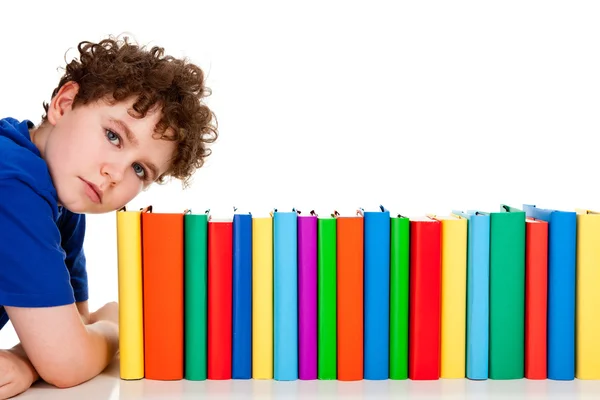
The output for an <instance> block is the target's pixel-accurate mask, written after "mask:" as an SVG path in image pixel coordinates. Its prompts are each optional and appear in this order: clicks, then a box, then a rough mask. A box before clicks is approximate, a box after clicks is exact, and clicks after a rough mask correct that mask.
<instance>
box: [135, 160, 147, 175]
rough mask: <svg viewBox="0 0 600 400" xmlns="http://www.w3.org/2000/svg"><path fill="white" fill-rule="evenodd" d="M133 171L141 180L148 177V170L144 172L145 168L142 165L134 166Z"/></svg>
mask: <svg viewBox="0 0 600 400" xmlns="http://www.w3.org/2000/svg"><path fill="white" fill-rule="evenodd" d="M133 170H134V171H135V173H136V174H137V175H138V176H139V177H140V178H145V177H146V170H144V167H142V166H141V165H140V164H137V163H136V164H133Z"/></svg>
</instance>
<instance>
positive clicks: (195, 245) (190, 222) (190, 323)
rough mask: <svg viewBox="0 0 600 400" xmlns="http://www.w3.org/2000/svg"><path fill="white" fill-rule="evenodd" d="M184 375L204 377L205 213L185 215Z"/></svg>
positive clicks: (197, 378)
mask: <svg viewBox="0 0 600 400" xmlns="http://www.w3.org/2000/svg"><path fill="white" fill-rule="evenodd" d="M183 222H184V229H185V239H184V263H185V264H184V274H185V280H184V287H185V291H184V296H185V302H184V307H185V309H184V314H185V370H184V372H185V378H186V379H187V380H192V381H199V380H205V379H206V345H207V344H206V315H207V297H206V292H207V287H208V286H207V245H208V232H207V223H208V216H207V215H206V214H198V215H195V214H186V215H185V216H184V220H183Z"/></svg>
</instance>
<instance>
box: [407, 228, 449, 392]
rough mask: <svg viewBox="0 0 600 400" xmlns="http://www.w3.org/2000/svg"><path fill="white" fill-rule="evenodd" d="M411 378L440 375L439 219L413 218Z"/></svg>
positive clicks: (433, 378)
mask: <svg viewBox="0 0 600 400" xmlns="http://www.w3.org/2000/svg"><path fill="white" fill-rule="evenodd" d="M410 225H411V227H410V228H411V231H410V235H411V256H410V257H411V258H410V288H411V291H410V325H409V327H410V333H409V367H408V373H409V378H410V379H412V380H435V379H439V377H440V285H441V231H440V229H441V228H440V223H439V222H438V221H431V222H421V221H411V224H410Z"/></svg>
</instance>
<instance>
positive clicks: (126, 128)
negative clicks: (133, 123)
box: [110, 118, 139, 146]
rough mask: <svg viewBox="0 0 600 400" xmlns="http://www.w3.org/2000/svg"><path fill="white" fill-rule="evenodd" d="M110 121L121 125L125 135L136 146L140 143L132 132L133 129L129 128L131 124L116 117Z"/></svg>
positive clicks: (120, 127)
mask: <svg viewBox="0 0 600 400" xmlns="http://www.w3.org/2000/svg"><path fill="white" fill-rule="evenodd" d="M110 122H112V123H113V124H115V125H117V126H118V127H119V129H121V130H122V131H123V132H125V136H127V140H129V141H130V142H131V143H132V144H133V145H134V146H137V145H138V144H139V142H138V141H137V139H136V138H135V136H134V135H133V132H131V129H129V126H127V124H126V123H125V122H123V121H121V120H120V119H114V118H111V119H110Z"/></svg>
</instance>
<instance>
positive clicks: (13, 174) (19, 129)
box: [0, 118, 57, 208]
mask: <svg viewBox="0 0 600 400" xmlns="http://www.w3.org/2000/svg"><path fill="white" fill-rule="evenodd" d="M32 126H33V124H32V123H31V122H30V121H28V120H23V121H18V120H16V119H14V118H3V119H0V180H10V181H11V182H12V183H13V184H18V185H25V186H27V187H28V188H29V189H31V190H32V191H33V192H35V193H36V194H37V195H39V196H42V197H43V198H44V199H45V200H46V201H47V202H49V203H50V205H51V206H54V207H53V208H56V207H57V195H56V189H55V188H54V185H53V183H52V178H51V176H50V172H49V170H48V165H47V164H46V161H44V159H43V158H42V157H41V155H40V152H39V150H38V149H37V147H35V145H34V144H33V143H32V142H31V140H30V136H29V128H31V127H32ZM32 194H33V193H32Z"/></svg>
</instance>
